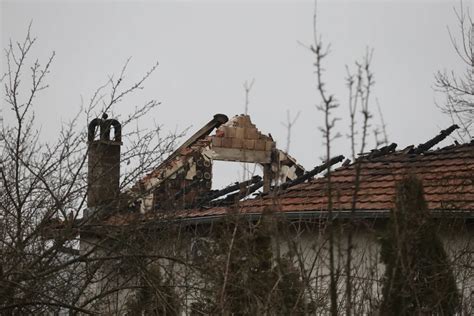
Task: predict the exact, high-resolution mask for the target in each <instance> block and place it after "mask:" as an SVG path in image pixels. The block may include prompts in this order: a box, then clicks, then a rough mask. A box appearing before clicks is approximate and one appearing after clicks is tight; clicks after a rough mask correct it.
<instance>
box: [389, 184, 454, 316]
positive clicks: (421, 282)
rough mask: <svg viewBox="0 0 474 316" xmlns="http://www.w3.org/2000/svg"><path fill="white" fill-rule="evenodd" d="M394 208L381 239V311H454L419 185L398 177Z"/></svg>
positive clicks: (445, 266) (443, 257) (450, 284)
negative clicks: (382, 268)
mask: <svg viewBox="0 0 474 316" xmlns="http://www.w3.org/2000/svg"><path fill="white" fill-rule="evenodd" d="M396 190H397V191H396V197H395V209H393V210H392V212H391V214H390V222H389V224H388V229H387V232H386V235H385V236H384V237H383V238H382V261H383V263H385V265H386V270H385V276H384V285H383V299H382V304H381V309H380V314H381V315H421V314H423V315H454V314H455V313H456V311H457V310H458V304H459V294H458V290H457V288H456V282H455V279H454V276H453V272H452V270H451V266H450V263H449V260H448V257H447V254H446V252H445V251H444V248H443V245H442V243H441V241H440V239H439V237H438V236H437V233H436V228H435V225H434V223H433V221H432V220H431V219H430V214H429V212H428V209H427V204H426V201H425V198H424V192H423V184H422V182H421V181H420V180H418V179H417V178H416V177H414V176H409V177H407V178H405V179H403V180H402V181H400V182H399V183H398V185H397V188H396Z"/></svg>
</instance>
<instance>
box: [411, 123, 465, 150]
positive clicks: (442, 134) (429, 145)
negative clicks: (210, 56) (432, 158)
mask: <svg viewBox="0 0 474 316" xmlns="http://www.w3.org/2000/svg"><path fill="white" fill-rule="evenodd" d="M458 128H459V126H457V125H456V124H454V125H451V126H450V127H448V128H447V129H444V130H442V131H441V132H440V133H439V134H438V135H436V136H435V137H433V138H432V139H430V140H429V141H427V142H426V143H423V144H420V145H418V147H416V148H415V149H413V151H412V152H411V153H412V154H421V153H423V152H425V151H427V150H429V149H430V148H432V147H433V146H434V145H436V144H437V143H439V142H440V141H442V140H443V139H445V138H446V137H448V136H449V134H451V133H452V132H454V131H455V130H456V129H458Z"/></svg>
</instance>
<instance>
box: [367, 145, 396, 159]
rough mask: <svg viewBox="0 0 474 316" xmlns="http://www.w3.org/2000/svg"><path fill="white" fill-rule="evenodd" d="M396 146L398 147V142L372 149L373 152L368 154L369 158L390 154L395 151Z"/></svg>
mask: <svg viewBox="0 0 474 316" xmlns="http://www.w3.org/2000/svg"><path fill="white" fill-rule="evenodd" d="M396 148H397V144H396V143H391V144H390V145H387V146H384V147H381V148H379V149H374V150H372V152H371V153H370V154H369V155H368V158H369V159H372V158H378V157H382V156H385V155H388V154H390V153H393V152H394V151H395V149H396Z"/></svg>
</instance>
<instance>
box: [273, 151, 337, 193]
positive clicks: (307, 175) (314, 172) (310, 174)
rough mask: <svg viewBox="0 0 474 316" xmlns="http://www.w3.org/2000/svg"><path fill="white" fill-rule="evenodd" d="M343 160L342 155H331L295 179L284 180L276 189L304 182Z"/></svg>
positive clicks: (283, 188) (284, 188)
mask: <svg viewBox="0 0 474 316" xmlns="http://www.w3.org/2000/svg"><path fill="white" fill-rule="evenodd" d="M343 160H344V156H343V155H340V156H337V157H333V158H331V159H329V160H328V161H326V162H325V163H323V164H322V165H320V166H317V167H315V168H314V169H313V170H311V171H308V172H306V173H305V174H303V175H302V176H301V177H298V178H296V179H295V180H293V181H288V182H285V183H282V184H281V185H280V186H278V187H277V188H276V189H277V190H286V189H288V188H289V187H292V186H294V185H297V184H300V183H303V182H305V181H306V180H308V179H311V178H312V177H314V176H315V175H317V174H318V173H320V172H322V171H324V170H326V169H328V168H329V167H331V166H332V165H335V164H337V163H339V162H341V161H343Z"/></svg>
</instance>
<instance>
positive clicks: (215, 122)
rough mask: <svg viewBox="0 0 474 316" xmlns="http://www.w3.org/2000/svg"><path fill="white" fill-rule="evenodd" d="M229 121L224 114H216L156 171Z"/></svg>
mask: <svg viewBox="0 0 474 316" xmlns="http://www.w3.org/2000/svg"><path fill="white" fill-rule="evenodd" d="M228 120H229V118H228V117H227V116H226V115H224V114H216V115H214V118H213V119H212V120H210V121H209V122H208V123H207V124H206V125H204V126H203V127H202V128H201V129H200V130H198V131H197V132H196V133H194V135H193V136H191V137H190V138H188V140H187V141H185V142H184V143H183V144H182V145H181V146H179V148H178V149H176V150H175V151H174V152H173V153H172V154H171V155H169V157H168V158H166V159H165V160H164V161H163V162H162V163H161V164H160V165H159V166H158V168H157V169H160V168H161V167H162V166H165V165H166V164H167V163H168V162H170V161H171V160H173V159H174V158H176V156H178V155H179V154H181V151H182V150H183V149H185V148H188V147H189V146H191V145H192V144H194V143H195V142H197V141H198V140H200V139H202V138H204V137H206V136H207V135H209V134H210V133H211V132H212V130H213V129H214V128H218V127H219V126H221V125H222V124H224V123H226V122H227V121H228Z"/></svg>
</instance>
